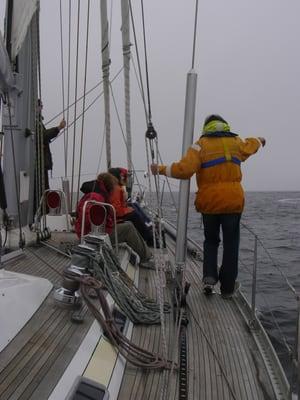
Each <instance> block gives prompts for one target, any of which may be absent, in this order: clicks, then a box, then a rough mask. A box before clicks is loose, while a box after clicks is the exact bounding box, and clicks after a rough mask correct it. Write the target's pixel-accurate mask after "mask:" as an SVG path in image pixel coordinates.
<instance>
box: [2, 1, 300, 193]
mask: <svg viewBox="0 0 300 400" xmlns="http://www.w3.org/2000/svg"><path fill="white" fill-rule="evenodd" d="M63 3H64V4H63V19H64V40H65V44H66V43H67V5H68V3H69V2H67V1H66V0H65V1H64V2H63ZM72 4H73V8H74V10H73V11H74V13H73V27H72V30H73V32H72V37H73V39H72V41H73V46H72V56H71V58H72V64H73V67H72V71H71V80H72V82H73V83H72V90H71V102H73V101H74V81H75V78H74V65H75V51H74V49H75V46H74V44H75V40H76V36H75V32H74V29H75V26H76V25H75V18H76V15H75V11H76V10H75V8H76V7H77V2H75V1H72ZM86 4H87V1H86V0H84V1H81V5H82V26H81V29H82V35H83V36H84V35H85V18H86V12H85V10H86V8H85V5H86ZM98 4H99V1H98V0H91V8H92V15H91V21H90V33H89V35H90V41H89V59H88V78H87V88H90V87H92V86H93V85H95V84H96V83H97V82H99V81H100V80H101V75H102V74H101V63H100V33H99V32H100V27H99V24H100V23H99V5H98ZM110 5H111V3H110V2H108V8H109V12H110ZM132 5H133V9H134V12H135V21H136V24H137V27H136V29H137V31H138V40H139V51H140V55H141V57H142V58H143V52H142V50H143V48H142V37H141V34H140V32H141V17H140V16H141V14H140V1H137V0H133V1H132ZM1 7H2V12H3V0H1ZM119 8H120V7H119V1H116V0H114V1H113V9H112V16H113V18H112V28H111V29H112V40H111V59H112V65H111V77H112V76H114V75H115V74H116V72H117V71H119V69H120V68H121V66H122V55H121V32H120V10H119ZM144 10H145V18H146V21H145V23H146V30H147V44H148V47H147V51H148V59H149V75H150V95H151V105H152V117H153V124H154V126H155V128H156V130H157V132H158V138H159V148H160V153H161V155H162V157H163V160H164V161H165V163H167V164H168V163H170V162H172V161H176V160H178V159H179V158H180V156H181V145H182V131H183V116H184V101H185V84H186V73H187V72H188V71H189V69H190V67H191V61H192V39H193V23H194V11H195V1H190V0H185V1H182V0H163V1H162V0H151V1H149V0H148V1H146V0H145V1H144ZM0 11H1V9H0ZM299 15H300V3H299V2H298V1H297V0H289V1H288V2H287V1H283V0H251V1H243V0H227V1H226V2H225V1H220V0H209V1H208V0H207V1H206V0H202V1H199V17H198V29H197V44H196V60H195V69H196V71H197V72H198V91H197V106H196V120H195V133H194V140H196V138H198V136H199V134H200V132H201V127H202V123H203V119H204V118H205V116H206V115H208V114H211V113H219V114H221V115H222V116H223V117H224V118H225V119H226V120H227V121H228V122H229V123H230V125H231V128H232V131H233V132H236V133H239V134H240V135H241V136H242V137H249V136H264V137H265V138H266V140H267V145H266V147H265V148H263V149H262V150H261V151H259V153H257V154H256V155H254V156H253V157H252V158H250V159H249V160H248V161H247V162H246V163H245V164H244V165H243V173H244V180H243V182H244V187H245V189H246V190H299V182H300V168H299V165H298V164H299V161H298V159H299V150H298V148H299V147H300V137H299V136H300V128H299V124H298V118H299V115H300V56H299V51H298V49H299V37H300V25H299ZM131 39H132V42H133V36H131ZM84 44H85V40H82V43H81V47H80V83H79V93H80V94H81V93H82V88H83V68H84V51H85V49H84ZM41 49H42V80H43V86H42V98H43V101H44V116H45V121H47V120H48V119H49V118H50V117H52V116H53V115H55V114H56V113H57V112H59V111H60V110H61V109H62V87H61V75H62V73H61V58H60V24H59V1H58V0H41ZM134 59H135V60H136V58H135V56H134ZM143 66H144V62H142V67H143ZM64 68H65V88H66V87H67V86H66V81H67V75H66V70H67V48H66V47H65V64H64ZM143 72H144V67H143ZM132 85H133V89H132V103H131V105H132V135H133V161H134V165H135V167H136V168H137V169H142V170H145V169H146V168H147V166H146V155H145V145H144V134H145V130H146V123H145V118H144V112H143V107H142V103H141V97H140V96H139V95H138V90H137V83H136V79H135V77H134V74H132ZM113 89H114V94H115V97H116V100H117V103H118V110H119V112H120V115H121V118H122V123H123V126H124V122H123V121H124V117H123V115H124V112H123V108H124V106H123V81H122V77H119V78H118V80H116V81H115V82H114V83H113ZM99 93H100V89H97V90H95V91H94V93H93V94H91V95H90V96H89V97H88V99H87V104H89V102H90V101H91V100H92V99H94V97H95V96H96V95H98V94H99ZM66 95H67V91H66V90H65V96H66ZM81 110H82V105H81V104H79V105H78V110H77V113H81ZM111 118H112V160H113V164H114V165H115V166H117V165H118V166H121V165H124V164H125V160H126V156H125V145H124V142H123V139H122V134H121V130H120V127H119V125H118V123H117V122H116V121H117V117H116V112H115V110H114V106H113V103H111ZM58 122H59V119H57V120H56V121H55V123H58ZM103 125H104V119H103V99H101V100H100V101H98V102H97V103H96V104H95V105H94V106H93V107H92V108H91V110H90V111H88V112H87V113H86V117H85V139H84V148H83V152H84V156H83V168H82V173H96V172H98V171H97V169H98V163H99V155H100V148H101V141H102V136H103ZM77 127H78V132H77V135H79V134H80V132H81V121H79V123H78V124H77ZM72 135H73V129H71V130H70V139H69V148H70V154H71V151H72V149H71V141H72V140H73V138H72ZM77 138H78V139H77V141H79V136H77ZM52 153H53V156H54V163H55V167H54V171H53V175H54V176H61V175H63V174H64V161H63V157H64V156H63V137H62V136H61V137H59V138H58V139H57V140H56V141H55V142H54V143H53V144H52ZM104 169H105V148H104V151H103V156H102V159H101V162H100V168H99V170H100V171H103V170H104ZM69 172H70V163H69ZM173 184H174V185H176V186H178V181H175V180H173ZM174 189H176V187H175V186H174Z"/></svg>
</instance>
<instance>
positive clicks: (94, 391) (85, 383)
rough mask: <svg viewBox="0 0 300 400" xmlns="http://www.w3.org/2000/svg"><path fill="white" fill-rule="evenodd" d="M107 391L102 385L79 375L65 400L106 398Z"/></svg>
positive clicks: (107, 396)
mask: <svg viewBox="0 0 300 400" xmlns="http://www.w3.org/2000/svg"><path fill="white" fill-rule="evenodd" d="M108 399H109V393H108V390H107V389H106V387H105V386H104V385H101V384H99V383H97V382H94V381H93V380H91V379H88V378H85V377H83V376H79V377H77V378H76V380H75V382H74V385H73V387H72V388H71V390H70V392H69V394H68V396H67V397H66V400H108Z"/></svg>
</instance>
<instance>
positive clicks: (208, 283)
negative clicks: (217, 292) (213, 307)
mask: <svg viewBox="0 0 300 400" xmlns="http://www.w3.org/2000/svg"><path fill="white" fill-rule="evenodd" d="M216 283H217V281H216V280H215V278H213V277H212V276H205V277H204V278H203V292H204V294H206V295H210V294H213V293H214V285H215V284H216Z"/></svg>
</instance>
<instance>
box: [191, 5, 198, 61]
mask: <svg viewBox="0 0 300 400" xmlns="http://www.w3.org/2000/svg"><path fill="white" fill-rule="evenodd" d="M198 3H199V1H198V0H196V9H195V21H194V38H193V55H192V68H194V64H195V49H196V37H197V22H198V5H199V4H198Z"/></svg>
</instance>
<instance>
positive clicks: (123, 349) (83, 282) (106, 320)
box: [68, 272, 172, 369]
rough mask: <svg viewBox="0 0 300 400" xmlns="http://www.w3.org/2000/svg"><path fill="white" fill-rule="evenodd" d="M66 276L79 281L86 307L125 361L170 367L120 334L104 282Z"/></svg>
mask: <svg viewBox="0 0 300 400" xmlns="http://www.w3.org/2000/svg"><path fill="white" fill-rule="evenodd" d="M120 275H121V274H120ZM68 276H69V277H70V278H72V279H74V280H76V281H77V282H80V291H81V294H82V297H83V299H84V300H85V302H86V304H87V306H88V308H89V309H90V311H91V312H92V314H93V315H94V317H95V318H96V319H97V321H98V322H99V324H100V326H101V328H102V330H103V333H104V334H105V335H106V336H107V337H108V339H109V340H110V342H111V343H112V345H114V346H115V347H117V348H118V350H119V351H120V353H121V354H122V356H124V357H125V358H126V360H127V361H129V362H130V363H131V364H133V365H134V366H136V367H139V368H145V369H162V368H165V369H171V368H172V362H171V361H169V360H164V359H163V358H162V357H161V356H159V355H158V354H155V353H152V352H149V351H147V350H145V349H142V348H141V347H139V346H137V345H135V344H134V343H133V342H131V341H130V340H129V339H127V338H126V336H124V335H123V334H122V332H121V331H120V330H119V328H118V326H117V325H116V323H115V321H114V318H113V316H112V313H111V311H110V308H109V305H108V303H107V300H106V298H105V295H104V293H103V289H106V286H105V284H103V283H102V282H100V281H99V280H97V279H95V278H93V277H91V276H82V277H79V276H78V275H76V274H74V273H70V272H69V273H68ZM90 288H92V289H93V290H94V291H95V293H96V295H97V298H98V300H99V303H100V306H101V309H102V312H103V315H102V313H101V312H100V310H98V309H97V307H96V306H95V305H94V304H93V302H92V301H91V299H90V297H89V295H90V292H89V289H90Z"/></svg>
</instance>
